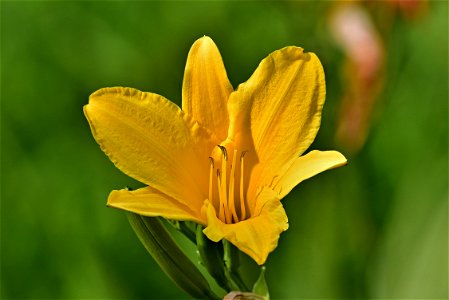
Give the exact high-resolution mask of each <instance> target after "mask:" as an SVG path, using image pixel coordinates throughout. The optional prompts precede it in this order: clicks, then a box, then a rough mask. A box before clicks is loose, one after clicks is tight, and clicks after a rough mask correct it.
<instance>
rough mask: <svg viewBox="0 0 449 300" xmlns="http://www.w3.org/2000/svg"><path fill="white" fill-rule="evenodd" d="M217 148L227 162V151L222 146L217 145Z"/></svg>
mask: <svg viewBox="0 0 449 300" xmlns="http://www.w3.org/2000/svg"><path fill="white" fill-rule="evenodd" d="M217 146H218V148H220V150H221V152H222V153H223V157H224V159H225V160H226V161H227V160H228V151H227V150H226V147H225V146H222V145H217Z"/></svg>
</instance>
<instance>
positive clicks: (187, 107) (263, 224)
mask: <svg viewBox="0 0 449 300" xmlns="http://www.w3.org/2000/svg"><path fill="white" fill-rule="evenodd" d="M324 98H325V82H324V73H323V68H322V66H321V63H320V61H319V60H318V58H317V57H316V56H315V54H313V53H304V52H303V49H301V48H298V47H286V48H283V49H281V50H278V51H275V52H273V53H272V54H270V55H269V56H268V57H267V58H265V59H264V60H263V61H262V62H261V63H260V65H259V66H258V68H257V69H256V71H255V72H254V74H253V75H252V76H251V78H250V79H249V80H248V81H247V82H245V83H243V84H241V85H239V87H238V88H237V90H235V91H234V90H233V88H232V86H231V84H230V82H229V80H228V78H227V75H226V71H225V68H224V65H223V62H222V58H221V56H220V53H219V51H218V49H217V47H216V46H215V44H214V42H213V41H212V40H211V39H210V38H209V37H206V36H205V37H203V38H200V39H199V40H197V41H196V42H195V43H194V44H193V46H192V48H191V50H190V52H189V55H188V58H187V65H186V68H185V74H184V82H183V87H182V110H181V109H180V108H179V107H178V106H177V105H175V104H174V103H172V102H170V101H169V100H167V99H165V98H164V97H162V96H159V95H157V94H153V93H146V92H141V91H138V90H135V89H131V88H122V87H115V88H104V89H100V90H98V91H96V92H95V93H93V94H92V95H91V96H90V99H89V104H88V105H86V106H85V107H84V112H85V115H86V117H87V119H88V120H89V123H90V126H91V129H92V133H93V135H94V137H95V139H96V141H97V142H98V144H99V145H100V146H101V148H102V150H103V151H104V152H105V153H106V154H107V155H108V156H109V158H110V159H111V161H112V162H114V164H115V165H116V166H117V167H118V168H119V169H120V170H122V171H123V172H124V173H126V174H127V175H129V176H131V177H133V178H135V179H137V180H138V181H141V182H142V183H144V184H146V185H148V186H147V187H144V188H141V189H138V190H135V191H128V190H118V191H113V192H112V193H111V194H110V195H109V198H108V206H111V207H116V208H120V209H123V210H127V211H131V212H134V213H137V214H141V215H144V216H162V217H164V218H167V219H173V220H184V221H186V220H189V221H194V222H197V223H199V224H202V225H203V226H204V227H205V229H204V234H205V235H206V236H207V237H208V238H209V239H211V240H212V241H215V242H218V241H220V240H221V239H226V240H228V241H229V242H231V243H232V244H234V245H235V246H236V247H238V248H239V249H240V250H241V251H243V252H245V253H246V254H248V255H249V256H251V257H252V258H253V259H254V260H255V261H256V262H257V263H258V264H260V265H261V264H263V263H264V262H265V261H266V259H267V256H268V254H269V253H270V252H271V251H273V250H274V249H275V248H276V246H277V243H278V239H279V235H280V233H281V232H283V231H285V230H286V229H287V228H288V220H287V215H286V213H285V211H284V208H283V207H282V204H281V202H280V199H282V198H283V197H284V196H286V195H287V194H288V193H289V192H290V191H291V190H292V189H293V188H294V187H295V186H296V185H297V184H298V183H299V182H301V181H303V180H305V179H307V178H310V177H312V176H314V175H316V174H318V173H320V172H322V171H325V170H327V169H331V168H334V167H338V166H341V165H344V164H345V163H346V159H345V157H344V156H343V155H342V154H340V153H339V152H336V151H324V152H321V151H311V152H309V153H308V154H306V155H303V156H301V155H302V154H303V153H304V151H305V150H306V149H307V148H308V147H309V146H310V144H311V143H312V141H313V140H314V138H315V136H316V134H317V131H318V128H319V126H320V119H321V110H322V107H323V103H324Z"/></svg>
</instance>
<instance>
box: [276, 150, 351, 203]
mask: <svg viewBox="0 0 449 300" xmlns="http://www.w3.org/2000/svg"><path fill="white" fill-rule="evenodd" d="M346 163H347V160H346V158H345V157H344V156H343V154H341V153H340V152H338V151H317V150H314V151H311V152H309V153H307V154H306V155H304V156H300V157H298V158H297V159H296V160H295V162H294V163H293V164H292V165H291V166H290V168H288V170H287V172H286V173H285V174H284V175H283V176H282V177H281V178H280V179H279V181H278V182H277V183H276V184H275V186H274V187H273V189H274V190H275V191H277V192H278V193H279V197H280V198H281V199H282V198H284V197H285V196H286V195H287V194H288V193H290V191H291V190H292V189H293V188H294V187H295V186H296V185H297V184H299V183H300V182H301V181H303V180H306V179H309V178H310V177H312V176H315V175H316V174H318V173H321V172H323V171H326V170H329V169H333V168H337V167H341V166H344V165H346Z"/></svg>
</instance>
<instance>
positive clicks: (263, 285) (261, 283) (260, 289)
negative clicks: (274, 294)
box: [253, 266, 270, 300]
mask: <svg viewBox="0 0 449 300" xmlns="http://www.w3.org/2000/svg"><path fill="white" fill-rule="evenodd" d="M253 293H255V294H257V295H260V296H262V297H263V299H264V300H270V293H269V292H268V285H267V282H266V281H265V266H262V268H260V275H259V278H258V279H257V280H256V282H255V283H254V286H253Z"/></svg>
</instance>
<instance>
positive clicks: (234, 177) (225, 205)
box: [209, 145, 247, 224]
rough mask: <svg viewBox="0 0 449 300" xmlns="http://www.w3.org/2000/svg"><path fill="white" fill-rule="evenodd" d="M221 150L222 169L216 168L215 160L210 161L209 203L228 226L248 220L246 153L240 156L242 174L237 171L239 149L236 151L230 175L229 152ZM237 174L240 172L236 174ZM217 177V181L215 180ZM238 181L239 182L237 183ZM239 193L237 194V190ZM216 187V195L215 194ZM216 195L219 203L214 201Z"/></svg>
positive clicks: (221, 147)
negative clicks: (245, 172) (245, 175)
mask: <svg viewBox="0 0 449 300" xmlns="http://www.w3.org/2000/svg"><path fill="white" fill-rule="evenodd" d="M218 147H219V148H220V150H221V169H220V168H218V167H217V168H216V171H215V166H214V159H213V158H212V157H209V159H210V169H209V201H211V203H213V204H214V205H215V207H216V208H217V204H218V216H217V217H218V218H219V219H220V220H221V221H222V222H223V223H226V224H232V223H237V222H240V221H243V220H245V219H246V218H247V212H246V207H245V198H244V197H245V191H244V157H245V154H246V151H243V152H242V153H241V154H240V172H238V170H236V169H237V164H236V163H237V152H238V151H237V149H234V151H233V155H232V162H231V166H230V171H229V175H228V159H229V157H228V151H227V150H226V148H225V147H224V146H221V145H218ZM236 172H238V173H237V174H236ZM214 177H216V180H214V179H215V178H214ZM237 181H238V182H237ZM236 182H237V189H238V191H239V193H237V189H236ZM214 187H216V190H215V191H216V193H214ZM214 194H215V196H216V197H217V198H218V200H219V202H218V203H217V202H216V201H214V200H213V199H214Z"/></svg>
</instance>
